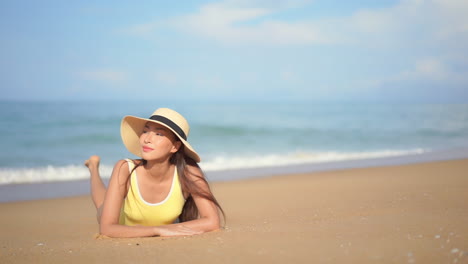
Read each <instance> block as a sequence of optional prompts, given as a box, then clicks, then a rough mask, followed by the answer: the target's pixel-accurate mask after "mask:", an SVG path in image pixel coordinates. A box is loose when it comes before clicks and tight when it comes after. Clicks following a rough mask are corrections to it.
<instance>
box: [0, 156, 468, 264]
mask: <svg viewBox="0 0 468 264" xmlns="http://www.w3.org/2000/svg"><path fill="white" fill-rule="evenodd" d="M467 171H468V159H459V160H447V161H433V162H426V163H415V164H405V165H388V166H378V167H370V168H353V169H343V170H330V171H321V172H314V173H298V174H286V175H283V176H274V177H273V176H272V177H257V178H248V179H242V180H235V181H218V182H214V183H213V184H212V190H213V193H214V194H215V196H216V198H217V199H218V201H219V202H220V203H221V205H222V206H223V209H224V210H225V211H226V213H227V224H226V226H225V228H224V229H223V230H221V231H218V232H210V233H205V234H201V235H197V236H192V237H170V238H163V237H151V238H129V239H123V238H119V239H117V238H102V237H99V236H97V233H98V232H99V228H98V224H97V222H96V210H95V208H94V205H93V204H92V202H91V199H90V197H89V196H76V197H67V198H61V199H48V200H35V201H23V202H14V203H0V211H2V218H0V233H1V234H2V239H1V240H0V262H1V263H31V262H34V263H39V264H41V263H62V262H67V263H95V262H100V263H134V262H141V263H148V262H154V261H156V262H158V263H159V262H161V263H169V262H176V263H290V262H293V263H349V262H350V263H363V264H366V263H466V262H467V261H468V237H467V234H468V226H467V225H466V223H467V222H468V205H467V203H466V201H467V200H468V175H467V174H466V172H467Z"/></svg>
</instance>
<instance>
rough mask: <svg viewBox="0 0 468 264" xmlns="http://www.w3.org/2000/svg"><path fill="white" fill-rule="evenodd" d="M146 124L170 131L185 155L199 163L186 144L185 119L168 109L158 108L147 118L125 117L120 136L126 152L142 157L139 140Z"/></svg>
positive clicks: (191, 149)
mask: <svg viewBox="0 0 468 264" xmlns="http://www.w3.org/2000/svg"><path fill="white" fill-rule="evenodd" d="M146 122H154V123H157V124H160V125H163V126H165V127H167V128H168V129H169V130H171V131H172V132H173V133H174V134H175V135H176V136H177V137H178V138H179V139H180V141H181V142H182V143H183V144H184V145H185V154H186V155H187V156H189V157H191V158H192V159H194V160H195V161H196V162H200V157H199V156H198V154H197V152H195V150H194V149H193V148H192V146H190V144H189V143H188V142H187V137H188V135H189V131H190V126H189V124H188V122H187V120H185V118H184V117H183V116H182V115H181V114H179V113H177V112H176V111H174V110H171V109H168V108H159V109H157V110H156V111H154V113H153V114H152V115H151V116H150V117H149V118H140V117H136V116H125V117H124V118H123V119H122V124H121V126H120V135H121V136H122V141H123V143H124V145H125V147H127V149H128V151H130V152H131V153H133V154H135V155H136V156H138V157H141V156H142V149H141V146H140V143H139V138H140V135H141V133H142V132H143V128H144V127H145V124H146Z"/></svg>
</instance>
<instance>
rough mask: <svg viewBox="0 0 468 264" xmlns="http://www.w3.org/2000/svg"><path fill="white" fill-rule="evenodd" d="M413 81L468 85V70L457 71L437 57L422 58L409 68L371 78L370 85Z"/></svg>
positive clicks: (378, 85)
mask: <svg viewBox="0 0 468 264" xmlns="http://www.w3.org/2000/svg"><path fill="white" fill-rule="evenodd" d="M413 81H417V82H418V81H425V82H426V81H429V82H431V83H441V84H445V85H447V86H450V85H457V86H459V85H468V71H467V70H464V71H463V70H462V71H456V70H454V69H453V68H451V67H450V66H449V65H448V64H447V63H445V62H443V61H442V60H440V59H437V58H422V59H420V60H418V61H416V62H415V63H414V64H413V65H412V67H411V68H410V69H408V70H405V71H402V72H400V73H397V74H395V75H393V76H389V77H386V78H382V79H379V80H370V81H367V82H366V84H367V86H368V87H380V86H383V85H385V84H390V83H405V82H413Z"/></svg>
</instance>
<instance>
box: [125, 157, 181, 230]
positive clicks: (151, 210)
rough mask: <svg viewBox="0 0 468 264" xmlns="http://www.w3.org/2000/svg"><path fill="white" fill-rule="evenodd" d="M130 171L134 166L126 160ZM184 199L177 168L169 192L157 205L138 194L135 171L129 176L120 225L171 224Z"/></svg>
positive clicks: (176, 216) (179, 211) (178, 213)
mask: <svg viewBox="0 0 468 264" xmlns="http://www.w3.org/2000/svg"><path fill="white" fill-rule="evenodd" d="M127 162H128V168H129V170H130V171H132V169H133V167H134V166H135V164H133V162H132V161H131V160H127ZM184 204H185V199H184V195H183V193H182V188H181V186H180V182H179V177H178V174H177V167H176V169H175V170H174V177H173V179H172V186H171V190H170V191H169V194H168V195H167V197H166V198H165V199H164V200H163V201H161V202H159V203H155V204H152V203H148V202H146V201H145V200H144V199H143V197H142V196H141V194H140V190H139V188H138V177H137V174H136V170H135V171H133V172H132V174H131V175H130V188H129V190H128V193H127V197H126V198H125V200H124V204H123V206H122V210H121V212H120V219H119V223H120V224H121V225H129V226H133V225H143V226H159V225H168V224H172V223H173V222H174V221H175V220H177V218H178V217H179V215H180V213H181V212H182V208H183V207H184Z"/></svg>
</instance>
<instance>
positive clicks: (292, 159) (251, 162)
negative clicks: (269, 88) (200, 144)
mask: <svg viewBox="0 0 468 264" xmlns="http://www.w3.org/2000/svg"><path fill="white" fill-rule="evenodd" d="M426 152H429V151H428V150H424V149H411V150H382V151H371V152H333V151H329V152H317V153H316V152H302V151H297V152H291V153H286V154H268V155H245V156H234V157H229V156H217V157H215V158H213V159H211V160H207V161H204V162H202V163H201V167H202V168H203V170H205V171H218V170H225V169H239V168H261V167H271V166H284V165H294V164H303V163H322V162H330V161H343V160H362V159H371V158H383V157H396V156H404V155H412V154H422V153H426Z"/></svg>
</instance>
